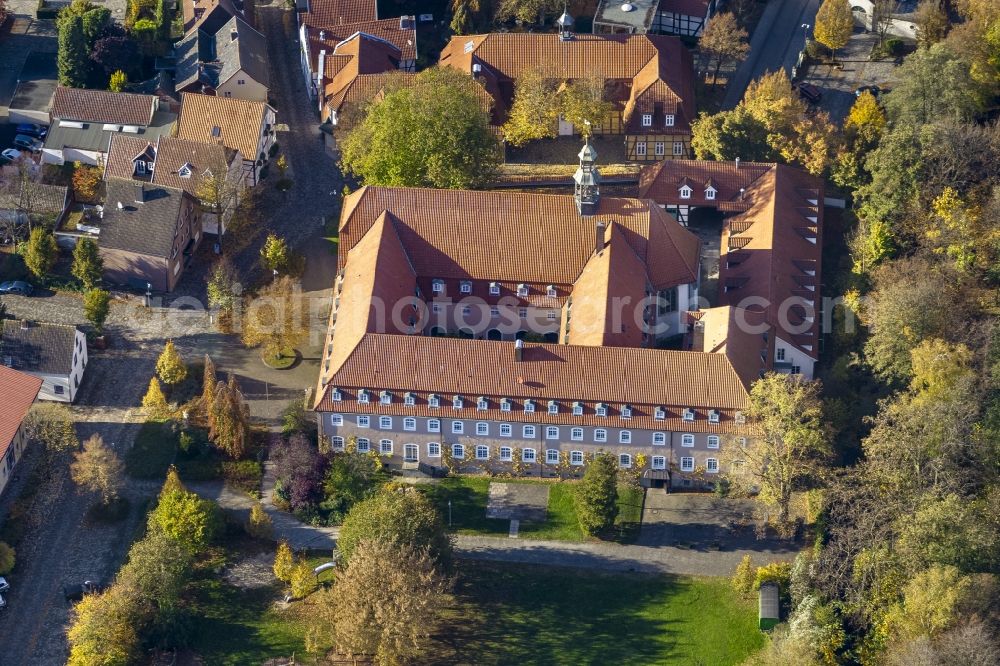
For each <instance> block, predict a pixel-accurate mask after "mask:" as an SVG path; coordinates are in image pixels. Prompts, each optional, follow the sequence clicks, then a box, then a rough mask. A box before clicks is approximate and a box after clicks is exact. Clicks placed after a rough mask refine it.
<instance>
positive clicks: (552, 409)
mask: <svg viewBox="0 0 1000 666" xmlns="http://www.w3.org/2000/svg"><path fill="white" fill-rule="evenodd" d="M558 413H559V403H558V402H556V401H555V400H549V414H558Z"/></svg>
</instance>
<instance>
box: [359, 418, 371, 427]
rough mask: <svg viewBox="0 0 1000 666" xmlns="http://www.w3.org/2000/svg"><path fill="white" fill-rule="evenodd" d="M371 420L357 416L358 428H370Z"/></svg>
mask: <svg viewBox="0 0 1000 666" xmlns="http://www.w3.org/2000/svg"><path fill="white" fill-rule="evenodd" d="M371 422H372V418H371V417H370V416H359V417H358V427H359V428H368V427H370V426H371Z"/></svg>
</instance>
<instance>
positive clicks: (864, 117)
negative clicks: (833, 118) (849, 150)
mask: <svg viewBox="0 0 1000 666" xmlns="http://www.w3.org/2000/svg"><path fill="white" fill-rule="evenodd" d="M844 130H845V132H847V134H848V136H850V138H851V139H852V140H853V141H855V142H857V143H858V144H860V149H861V150H865V151H867V149H869V148H871V147H873V146H875V145H876V144H877V143H878V141H879V139H880V138H881V137H882V132H883V131H884V130H885V113H883V111H882V107H881V106H879V103H878V100H877V99H875V95H873V94H871V92H869V91H867V90H866V91H864V92H863V93H861V94H860V95H858V98H857V99H856V100H854V104H853V105H852V106H851V111H850V113H848V114H847V120H845V121H844Z"/></svg>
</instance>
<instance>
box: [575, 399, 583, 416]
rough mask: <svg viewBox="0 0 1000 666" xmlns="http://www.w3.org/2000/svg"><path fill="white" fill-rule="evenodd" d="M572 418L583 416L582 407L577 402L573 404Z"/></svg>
mask: <svg viewBox="0 0 1000 666" xmlns="http://www.w3.org/2000/svg"><path fill="white" fill-rule="evenodd" d="M573 416H583V405H581V404H580V403H578V402H577V403H574V404H573Z"/></svg>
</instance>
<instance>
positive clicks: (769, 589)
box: [758, 583, 781, 631]
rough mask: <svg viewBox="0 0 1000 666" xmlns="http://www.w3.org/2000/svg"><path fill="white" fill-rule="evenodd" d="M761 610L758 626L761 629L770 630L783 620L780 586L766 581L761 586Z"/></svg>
mask: <svg viewBox="0 0 1000 666" xmlns="http://www.w3.org/2000/svg"><path fill="white" fill-rule="evenodd" d="M759 594H760V611H759V617H758V623H759V624H758V626H759V627H760V630H761V631H769V630H771V629H773V628H774V625H776V624H778V622H780V621H781V600H780V595H779V594H778V586H777V585H776V584H774V583H764V584H762V585H761V586H760V593H759Z"/></svg>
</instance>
